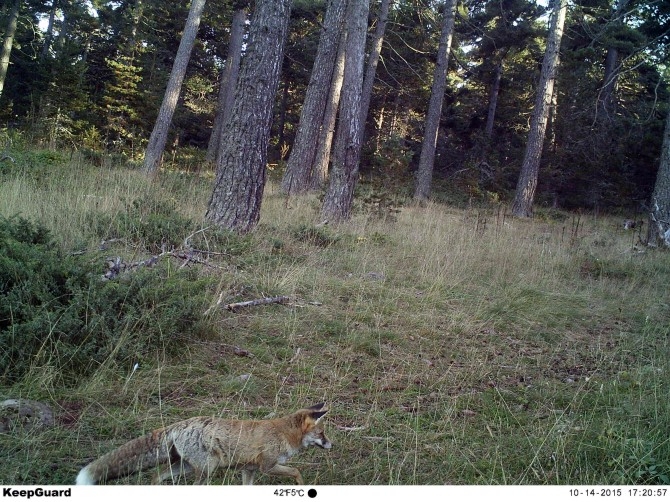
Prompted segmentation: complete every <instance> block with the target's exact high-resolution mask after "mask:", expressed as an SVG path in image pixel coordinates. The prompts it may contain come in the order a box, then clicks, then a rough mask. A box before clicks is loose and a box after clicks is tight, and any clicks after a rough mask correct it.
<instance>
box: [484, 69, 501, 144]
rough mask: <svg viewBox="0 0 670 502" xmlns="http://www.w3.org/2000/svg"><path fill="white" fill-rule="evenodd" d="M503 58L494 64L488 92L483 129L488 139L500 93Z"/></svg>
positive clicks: (491, 131) (490, 135)
mask: <svg viewBox="0 0 670 502" xmlns="http://www.w3.org/2000/svg"><path fill="white" fill-rule="evenodd" d="M502 72H503V59H502V58H501V59H500V61H499V62H498V64H497V66H496V73H495V75H494V77H493V83H492V84H491V92H490V93H489V109H488V113H487V114H486V128H485V129H484V136H485V137H486V140H487V141H489V140H490V139H491V137H492V136H493V126H494V124H495V118H496V109H497V108H498V96H499V95H500V80H501V79H502Z"/></svg>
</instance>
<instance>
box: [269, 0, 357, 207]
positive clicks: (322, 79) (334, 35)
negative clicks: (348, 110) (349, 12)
mask: <svg viewBox="0 0 670 502" xmlns="http://www.w3.org/2000/svg"><path fill="white" fill-rule="evenodd" d="M346 5H347V2H346V0H330V2H329V3H328V8H327V9H326V14H325V16H324V20H323V31H322V32H321V38H320V40H319V47H318V49H317V52H316V57H315V59H314V66H313V68H312V75H311V77H310V81H309V85H308V86H307V93H306V95H305V101H304V103H303V106H302V112H301V113H300V122H299V124H298V131H297V132H296V136H295V141H294V142H293V149H292V150H291V154H290V155H289V158H288V163H287V166H286V172H285V173H284V177H283V179H282V183H281V190H282V192H284V193H286V194H290V195H293V194H298V193H303V192H305V191H307V190H309V189H310V188H311V184H310V179H311V175H312V170H313V167H314V159H315V156H316V151H317V143H318V140H319V132H320V131H321V127H322V124H323V117H324V112H325V110H326V104H327V100H328V91H329V90H330V81H331V79H332V75H333V68H334V66H335V60H336V55H337V45H338V44H337V43H338V40H339V38H340V31H341V29H342V21H343V20H344V12H345V9H346Z"/></svg>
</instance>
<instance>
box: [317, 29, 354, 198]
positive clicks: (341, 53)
mask: <svg viewBox="0 0 670 502" xmlns="http://www.w3.org/2000/svg"><path fill="white" fill-rule="evenodd" d="M346 43H347V30H346V29H344V30H342V33H341V35H340V41H339V45H338V49H337V59H336V60H335V68H333V78H332V80H331V82H330V93H329V94H328V102H327V103H326V111H325V112H324V114H323V124H322V125H321V131H320V133H319V140H318V142H317V146H316V158H315V159H314V167H313V168H312V176H311V179H310V185H311V186H312V189H313V190H319V189H320V188H321V187H322V186H323V185H324V183H325V182H326V179H327V178H328V164H330V150H331V148H332V146H333V136H334V135H335V122H336V120H337V110H338V108H339V107H340V95H341V93H342V81H343V79H344V61H345V55H346Z"/></svg>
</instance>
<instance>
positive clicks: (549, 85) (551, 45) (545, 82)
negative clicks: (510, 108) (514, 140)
mask: <svg viewBox="0 0 670 502" xmlns="http://www.w3.org/2000/svg"><path fill="white" fill-rule="evenodd" d="M554 2H555V7H554V12H553V14H552V20H551V28H550V30H549V35H548V40H547V49H546V51H545V53H544V60H543V61H542V72H541V74H540V82H539V84H538V88H537V96H536V99H535V108H534V109H533V114H532V115H531V119H530V132H529V134H528V143H527V144H526V153H525V154H524V159H523V165H522V166H521V173H520V174H519V181H518V183H517V186H516V194H515V196H514V203H513V204H512V214H514V215H515V216H519V217H530V216H532V214H533V201H534V199H535V190H536V188H537V180H538V174H539V170H540V158H541V156H542V145H543V143H544V137H545V132H546V129H547V121H548V119H549V107H550V105H551V101H552V97H553V93H554V81H555V80H556V70H557V68H558V57H559V51H560V48H561V38H562V36H563V25H564V24H565V15H566V11H567V8H568V4H567V0H554Z"/></svg>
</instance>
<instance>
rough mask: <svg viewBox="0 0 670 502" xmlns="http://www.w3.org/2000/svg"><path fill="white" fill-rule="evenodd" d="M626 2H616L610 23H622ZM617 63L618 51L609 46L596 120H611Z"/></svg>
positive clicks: (623, 0)
mask: <svg viewBox="0 0 670 502" xmlns="http://www.w3.org/2000/svg"><path fill="white" fill-rule="evenodd" d="M628 1H629V0H619V1H618V2H617V5H616V9H615V10H614V13H613V14H612V19H611V21H610V23H613V24H621V23H622V13H623V10H624V9H625V8H626V6H627V5H628ZM618 61H619V50H618V49H617V48H616V47H614V46H611V45H610V46H609V47H608V48H607V55H606V56H605V72H604V76H603V82H602V86H601V87H600V92H599V93H598V99H597V102H596V120H599V119H608V118H611V113H612V112H613V111H614V90H615V88H616V83H617V80H618V79H619V68H618V66H617V63H618Z"/></svg>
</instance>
